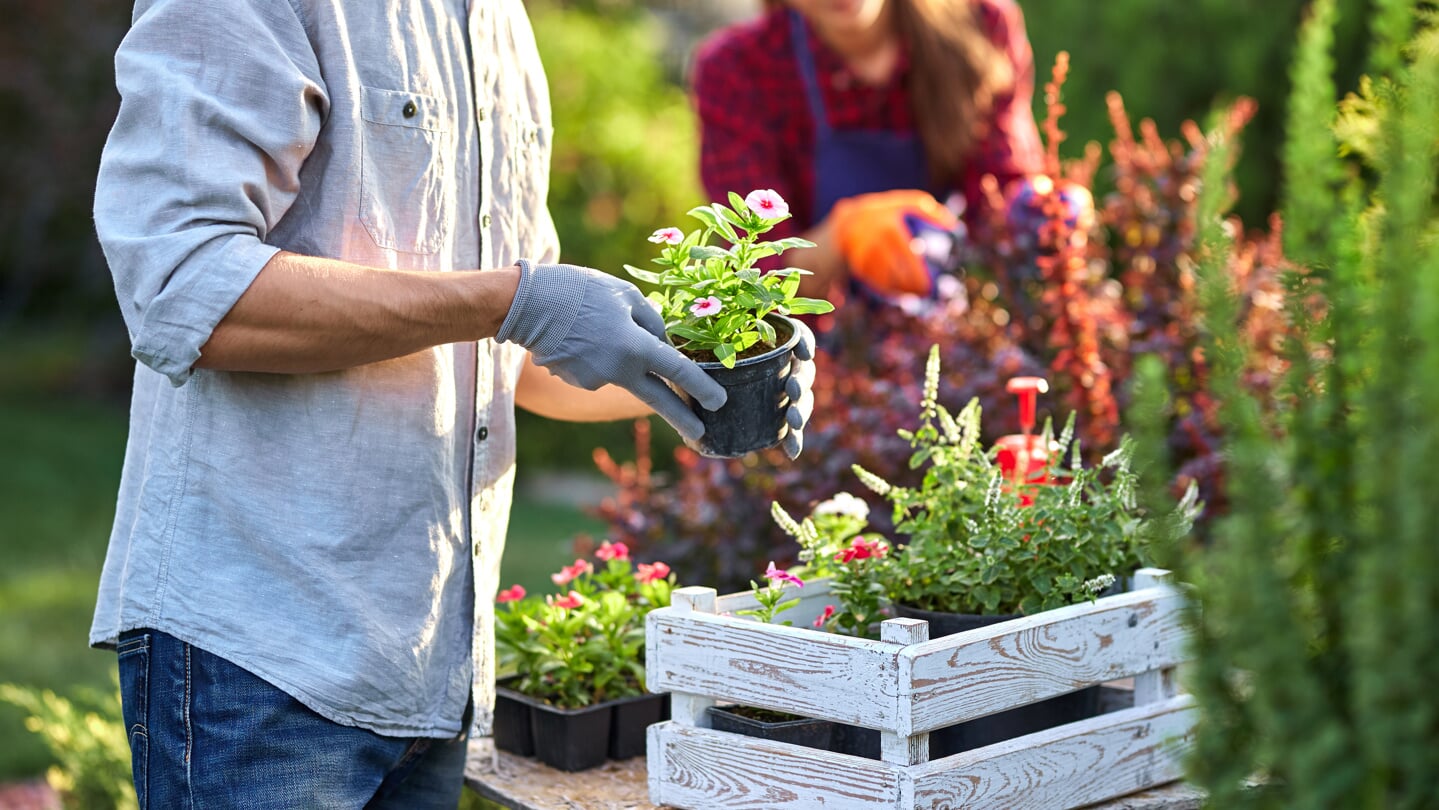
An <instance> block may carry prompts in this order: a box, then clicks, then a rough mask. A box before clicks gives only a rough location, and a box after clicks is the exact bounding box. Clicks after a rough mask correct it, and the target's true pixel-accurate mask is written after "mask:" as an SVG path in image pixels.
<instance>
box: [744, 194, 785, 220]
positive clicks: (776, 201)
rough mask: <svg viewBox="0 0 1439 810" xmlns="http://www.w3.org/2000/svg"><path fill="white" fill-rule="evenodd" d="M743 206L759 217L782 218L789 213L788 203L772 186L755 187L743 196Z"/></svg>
mask: <svg viewBox="0 0 1439 810" xmlns="http://www.w3.org/2000/svg"><path fill="white" fill-rule="evenodd" d="M744 204H745V207H747V208H749V210H751V211H753V212H755V213H756V214H758V215H759V217H760V219H782V218H784V217H785V216H786V215H788V214H789V203H787V202H785V201H784V198H783V197H781V196H779V194H777V193H775V190H774V189H772V188H757V189H755V190H754V191H751V192H750V193H749V195H748V196H746V197H745V198H744Z"/></svg>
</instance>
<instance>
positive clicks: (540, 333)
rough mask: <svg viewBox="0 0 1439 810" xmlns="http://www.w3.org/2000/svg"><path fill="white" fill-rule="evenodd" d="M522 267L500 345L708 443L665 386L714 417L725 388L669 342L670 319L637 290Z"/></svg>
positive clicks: (566, 269) (593, 274)
mask: <svg viewBox="0 0 1439 810" xmlns="http://www.w3.org/2000/svg"><path fill="white" fill-rule="evenodd" d="M519 266H520V285H519V288H518V289H517V290H516V291H515V301H514V303H513V304H512V305H511V306H510V311H509V314H508V315H507V316H506V317H505V320H504V323H502V324H501V325H500V331H499V333H498V334H497V335H495V339H496V340H501V341H509V342H512V343H518V344H519V345H521V346H524V347H525V348H526V349H529V350H530V355H531V356H532V357H533V358H534V361H535V362H536V363H538V364H539V365H541V366H544V367H545V368H547V369H549V370H550V371H551V372H552V373H554V374H555V375H556V376H557V377H559V378H560V379H562V380H564V381H565V382H567V383H569V384H570V385H575V386H579V387H580V388H586V389H589V390H591V391H593V390H595V389H597V388H599V387H600V386H603V385H604V384H606V383H613V384H615V385H618V386H620V387H621V388H624V389H626V390H628V391H629V392H630V393H632V394H634V395H635V396H636V397H638V398H639V399H640V400H641V401H642V402H644V403H645V404H646V405H648V406H649V407H651V408H653V409H654V411H655V413H657V414H659V415H660V416H661V417H663V418H664V420H665V421H666V422H669V423H670V424H671V425H672V426H674V429H675V430H676V431H678V432H679V434H680V435H681V436H684V437H685V438H686V439H690V440H694V439H698V438H699V437H700V436H703V435H704V430H705V429H704V425H703V424H702V423H701V422H700V420H699V418H698V417H696V416H695V415H694V413H693V412H691V411H690V409H689V406H688V405H686V404H685V402H684V400H682V399H680V397H679V395H678V394H676V393H675V392H674V391H672V390H670V388H669V386H667V385H665V383H664V380H668V381H670V382H671V383H673V384H674V385H675V386H676V387H678V388H681V389H683V390H684V391H686V392H688V393H689V395H690V396H692V397H694V398H695V399H696V400H697V401H699V403H700V405H702V406H703V407H705V408H706V409H708V410H717V409H718V408H719V407H720V406H721V405H723V404H724V402H725V399H726V394H725V390H724V387H723V386H721V385H720V384H719V383H717V382H715V381H714V380H712V379H710V377H709V375H707V374H705V373H704V371H703V370H701V369H700V367H699V366H698V365H696V364H695V363H694V362H693V361H691V360H689V359H687V358H686V357H685V356H684V355H682V354H680V353H679V350H677V349H675V348H674V347H673V346H671V345H669V343H667V342H665V337H664V335H665V325H664V319H663V318H661V317H660V314H659V313H658V312H656V311H655V310H654V308H653V307H651V306H650V304H649V302H648V301H646V300H645V297H644V295H643V294H641V293H640V291H639V289H638V288H636V287H635V285H633V284H631V283H629V282H628V281H624V280H622V279H618V278H615V277H614V276H610V275H607V274H605V273H602V272H600V271H598V270H592V269H590V268H588V267H576V266H574V265H570V264H542V265H538V266H536V265H531V264H530V263H529V262H528V261H526V260H523V259H522V260H520V262H519ZM811 340H812V339H811ZM805 416H806V418H807V417H808V414H806V415H805ZM796 452H797V451H796Z"/></svg>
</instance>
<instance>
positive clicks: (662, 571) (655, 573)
mask: <svg viewBox="0 0 1439 810" xmlns="http://www.w3.org/2000/svg"><path fill="white" fill-rule="evenodd" d="M669 575H670V567H669V566H668V565H665V564H664V563H662V562H657V563H655V564H654V565H650V564H649V563H640V564H639V569H638V570H637V571H635V579H637V580H639V581H640V582H654V581H656V580H660V579H664V578H665V577H667V576H669Z"/></svg>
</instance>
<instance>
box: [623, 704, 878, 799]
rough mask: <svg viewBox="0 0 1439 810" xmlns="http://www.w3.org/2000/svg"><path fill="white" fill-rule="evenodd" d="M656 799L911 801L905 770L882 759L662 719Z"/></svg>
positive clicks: (654, 760)
mask: <svg viewBox="0 0 1439 810" xmlns="http://www.w3.org/2000/svg"><path fill="white" fill-rule="evenodd" d="M648 750H649V773H650V801H651V802H653V803H654V804H660V805H670V806H674V807H687V808H704V810H836V808H847V807H852V808H899V807H902V806H904V805H903V804H902V799H901V793H900V791H901V786H902V782H903V781H904V779H903V776H902V774H901V772H900V771H898V770H896V769H895V768H894V767H893V766H889V765H886V764H885V763H882V762H877V761H874V760H868V759H860V758H858V757H850V756H845V755H843V754H833V753H830V752H828V751H821V750H818V749H812V748H803V747H800V746H796V745H788V744H785V743H776V742H768V741H765V740H759V739H755V738H751V737H742V736H739V735H736V734H728V733H725V732H722V731H712V730H710V729H702V728H692V727H688V726H681V725H678V724H675V723H661V724H659V725H656V726H650V729H649V746H648Z"/></svg>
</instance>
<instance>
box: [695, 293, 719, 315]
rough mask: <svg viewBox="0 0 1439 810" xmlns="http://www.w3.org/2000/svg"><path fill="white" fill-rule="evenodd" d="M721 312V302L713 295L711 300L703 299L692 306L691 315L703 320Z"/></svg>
mask: <svg viewBox="0 0 1439 810" xmlns="http://www.w3.org/2000/svg"><path fill="white" fill-rule="evenodd" d="M719 311H720V300H719V299H718V298H716V297H714V296H713V295H711V296H710V297H709V298H701V299H699V300H698V301H695V302H694V303H693V304H690V314H691V315H694V316H696V317H700V318H703V317H705V316H707V315H713V314H715V313H716V312H719Z"/></svg>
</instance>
